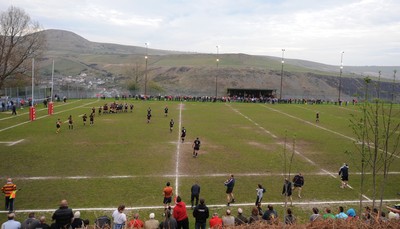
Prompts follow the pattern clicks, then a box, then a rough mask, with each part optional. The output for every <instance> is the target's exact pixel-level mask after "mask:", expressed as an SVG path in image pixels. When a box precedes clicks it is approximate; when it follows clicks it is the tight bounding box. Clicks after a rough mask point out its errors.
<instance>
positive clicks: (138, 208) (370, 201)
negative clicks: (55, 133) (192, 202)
mask: <svg viewBox="0 0 400 229" xmlns="http://www.w3.org/2000/svg"><path fill="white" fill-rule="evenodd" d="M399 201H400V199H387V200H383V202H385V203H396V202H399ZM359 203H360V200H332V201H303V202H296V201H293V205H297V206H315V205H330V204H359ZM363 203H372V200H363ZM266 204H272V205H281V206H284V205H285V202H268V203H267V202H263V203H262V205H263V206H265V205H266ZM230 206H237V207H239V206H254V203H237V204H231V205H230ZM207 207H209V208H223V207H226V204H210V205H208V204H207ZM186 208H190V207H189V206H186ZM72 209H73V210H74V211H114V210H115V209H116V208H107V207H99V208H72ZM125 209H126V210H145V209H150V210H155V209H164V206H142V207H128V206H127V207H125ZM55 210H57V209H56V208H54V209H22V210H16V211H15V212H17V213H18V212H19V213H28V212H54V211H55ZM0 213H8V211H0Z"/></svg>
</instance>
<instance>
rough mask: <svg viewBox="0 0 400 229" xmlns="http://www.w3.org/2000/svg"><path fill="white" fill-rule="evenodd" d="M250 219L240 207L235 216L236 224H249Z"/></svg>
mask: <svg viewBox="0 0 400 229" xmlns="http://www.w3.org/2000/svg"><path fill="white" fill-rule="evenodd" d="M248 222H249V220H248V219H247V218H246V217H245V216H244V215H243V210H242V209H241V208H238V215H237V216H236V217H235V225H242V224H247V223H248Z"/></svg>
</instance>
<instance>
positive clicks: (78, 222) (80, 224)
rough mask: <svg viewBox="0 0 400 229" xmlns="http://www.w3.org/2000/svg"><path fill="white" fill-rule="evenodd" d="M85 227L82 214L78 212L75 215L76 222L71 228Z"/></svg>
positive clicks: (74, 221) (73, 222)
mask: <svg viewBox="0 0 400 229" xmlns="http://www.w3.org/2000/svg"><path fill="white" fill-rule="evenodd" d="M83 225H85V224H84V223H83V220H82V219H81V212H80V211H76V212H75V213H74V220H73V221H72V223H71V227H72V229H75V228H82V227H83Z"/></svg>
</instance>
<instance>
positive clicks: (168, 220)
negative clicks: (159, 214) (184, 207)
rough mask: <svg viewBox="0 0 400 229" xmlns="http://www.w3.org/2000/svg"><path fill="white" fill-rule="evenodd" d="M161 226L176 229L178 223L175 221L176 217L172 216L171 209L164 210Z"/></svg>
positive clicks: (166, 228)
mask: <svg viewBox="0 0 400 229" xmlns="http://www.w3.org/2000/svg"><path fill="white" fill-rule="evenodd" d="M161 225H162V227H161V228H164V229H176V228H178V224H177V222H176V219H175V218H174V217H172V215H171V211H170V210H169V209H167V210H165V219H164V221H163V222H162V223H161Z"/></svg>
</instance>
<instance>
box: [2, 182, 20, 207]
mask: <svg viewBox="0 0 400 229" xmlns="http://www.w3.org/2000/svg"><path fill="white" fill-rule="evenodd" d="M16 190H17V185H15V184H14V183H13V182H12V179H11V178H8V179H7V183H6V184H5V185H4V186H3V187H2V188H1V191H2V192H3V193H4V195H5V202H6V208H5V209H6V210H8V211H9V212H12V211H14V199H15V195H13V196H11V195H12V194H13V192H15V191H16ZM10 196H11V198H10Z"/></svg>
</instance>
